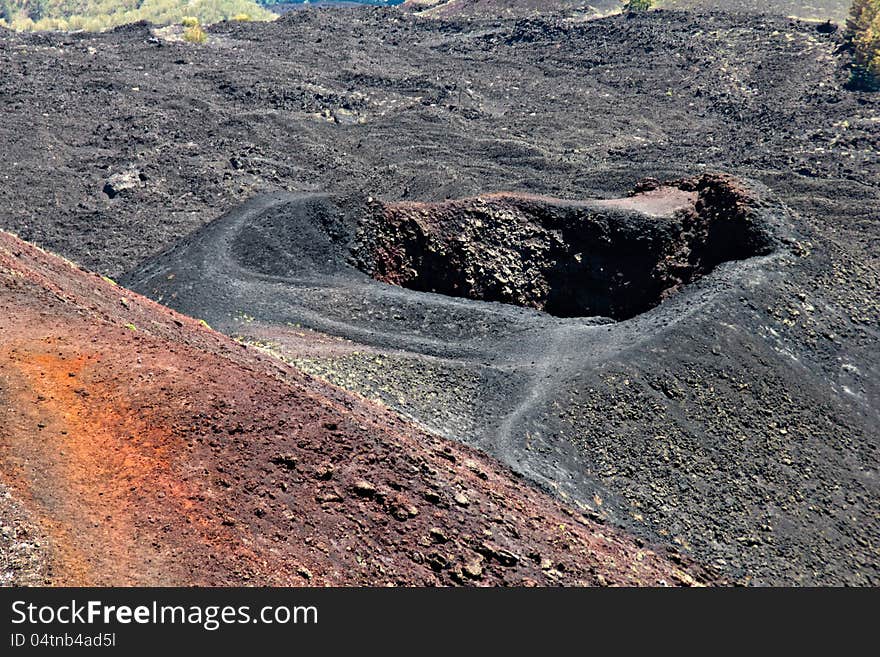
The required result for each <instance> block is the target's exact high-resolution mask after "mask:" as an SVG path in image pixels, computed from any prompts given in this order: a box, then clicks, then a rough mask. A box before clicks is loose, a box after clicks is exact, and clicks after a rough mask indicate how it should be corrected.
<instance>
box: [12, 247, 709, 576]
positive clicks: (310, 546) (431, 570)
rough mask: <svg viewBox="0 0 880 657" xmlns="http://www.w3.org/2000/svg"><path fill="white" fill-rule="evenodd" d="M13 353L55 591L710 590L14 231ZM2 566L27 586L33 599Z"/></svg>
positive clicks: (32, 500)
mask: <svg viewBox="0 0 880 657" xmlns="http://www.w3.org/2000/svg"><path fill="white" fill-rule="evenodd" d="M0 336H2V341H0V487H2V488H5V489H6V490H7V491H9V492H10V493H11V499H10V498H9V497H4V501H3V502H2V506H0V509H9V508H13V509H16V510H17V511H16V513H17V514H18V515H19V516H23V518H19V519H20V520H21V522H20V523H18V524H16V522H15V519H13V524H16V526H18V527H19V531H20V533H21V534H22V535H19V536H18V539H19V542H20V543H26V542H27V539H28V538H29V537H28V536H27V535H26V534H27V532H28V531H29V530H28V529H27V528H28V527H30V528H31V529H30V531H32V532H33V533H34V534H35V535H36V536H35V538H37V539H39V540H37V541H36V542H37V543H38V544H39V545H41V548H40V550H41V553H42V556H43V559H44V565H45V568H44V571H43V574H42V575H41V576H42V578H43V579H42V580H41V581H43V582H45V583H50V584H55V585H112V584H116V585H175V584H178V585H179V584H197V585H235V584H252V585H306V584H315V585H325V584H326V585H384V584H398V585H438V584H444V585H445V584H475V585H498V584H508V585H528V584H540V585H555V584H624V585H632V584H649V585H650V584H658V583H661V582H665V583H668V584H694V583H696V582H697V581H706V579H707V578H706V576H705V575H703V574H701V573H700V571H698V570H695V569H694V568H693V567H690V566H688V565H682V563H683V562H682V561H681V559H679V558H678V557H677V556H676V555H667V556H664V555H660V554H657V553H655V552H652V551H651V550H649V549H647V548H644V547H641V546H640V544H639V543H638V542H637V541H635V540H634V539H632V538H630V537H627V536H625V535H623V534H621V533H619V532H617V531H615V530H613V529H611V528H609V527H606V526H602V525H600V524H596V523H594V522H592V521H590V520H588V519H586V518H584V517H582V516H580V515H579V514H577V513H575V512H573V511H570V510H567V509H565V508H564V507H562V506H560V505H559V504H558V503H557V502H555V501H554V500H553V499H551V498H550V497H549V496H548V495H546V494H544V493H541V492H538V491H536V490H535V489H533V488H531V487H529V486H528V485H526V484H525V483H523V482H521V481H519V480H517V479H515V478H514V477H513V476H512V475H511V474H510V473H508V472H507V471H505V470H504V469H502V468H501V467H500V466H498V465H496V464H495V463H493V462H492V461H490V460H489V459H487V458H486V457H484V456H482V455H481V454H479V453H477V452H474V451H472V450H470V449H468V448H465V447H463V446H461V445H457V444H454V443H450V442H448V441H446V440H443V439H440V438H437V437H433V436H430V435H426V434H425V433H423V432H421V431H420V430H418V429H416V428H414V427H413V426H411V425H409V424H408V423H407V422H406V421H404V420H402V419H401V418H400V417H398V416H396V415H395V414H393V413H391V412H390V411H388V410H386V409H383V408H380V407H377V406H375V405H372V404H370V403H367V402H365V401H364V400H362V399H359V398H356V397H354V396H352V395H350V394H348V393H344V392H342V391H340V390H338V389H335V388H333V387H330V386H328V385H327V384H325V383H322V382H319V381H317V380H314V379H311V378H309V377H308V376H306V375H304V374H302V373H300V372H298V371H297V370H295V369H292V368H290V367H289V366H287V365H285V364H283V363H281V362H279V361H277V360H275V359H273V358H271V357H270V356H266V355H263V354H261V353H259V352H257V351H255V350H252V349H251V348H246V347H244V346H242V345H239V344H237V343H235V342H233V341H231V340H229V339H227V338H225V337H224V336H221V335H219V334H218V333H215V332H214V331H212V330H210V329H209V328H207V327H206V326H204V325H202V324H200V323H199V322H197V321H196V320H193V319H189V318H186V317H183V316H181V315H178V314H176V313H174V312H173V311H171V310H168V309H166V308H164V307H162V306H159V305H157V304H155V303H153V302H151V301H148V300H146V299H144V298H142V297H139V296H138V295H135V294H133V293H130V292H128V291H126V290H125V289H123V288H120V287H118V286H116V285H114V284H113V283H112V282H110V281H107V280H103V279H101V278H99V277H98V276H95V275H92V274H88V273H86V272H83V271H81V270H79V269H77V268H75V267H74V266H72V265H70V264H68V263H66V262H64V261H62V260H61V259H59V258H57V257H55V256H52V255H49V254H47V253H45V252H42V251H40V250H38V249H36V248H34V247H32V246H30V245H28V244H26V243H24V242H21V241H20V240H18V239H17V238H15V237H13V236H11V235H9V234H7V233H0ZM8 522H9V519H8V518H7V523H8ZM31 538H34V537H31ZM4 546H6V547H8V542H7V543H2V542H0V551H2V550H3V549H4ZM0 556H2V557H3V558H2V559H0V564H4V566H3V568H4V570H6V572H4V573H0V574H2V576H3V578H4V581H5V582H7V583H22V582H25V583H27V582H33V576H34V573H32V572H27V567H23V566H22V565H21V564H18V565H16V562H15V560H14V559H11V558H10V556H9V555H8V554H7V555H0ZM31 561H33V560H31ZM10 563H12V565H10ZM28 563H30V562H28ZM16 568H18V570H16Z"/></svg>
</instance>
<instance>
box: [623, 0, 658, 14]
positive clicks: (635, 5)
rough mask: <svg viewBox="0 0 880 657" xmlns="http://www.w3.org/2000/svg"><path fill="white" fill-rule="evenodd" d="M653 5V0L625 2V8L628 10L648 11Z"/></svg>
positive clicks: (630, 0) (628, 0)
mask: <svg viewBox="0 0 880 657" xmlns="http://www.w3.org/2000/svg"><path fill="white" fill-rule="evenodd" d="M653 6H654V2H653V0H626V1H625V2H624V3H623V10H624V11H627V12H635V11H648V10H649V9H651V8H652V7H653Z"/></svg>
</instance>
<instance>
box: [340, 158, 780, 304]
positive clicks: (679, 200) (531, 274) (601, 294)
mask: <svg viewBox="0 0 880 657" xmlns="http://www.w3.org/2000/svg"><path fill="white" fill-rule="evenodd" d="M754 205H755V198H754V197H753V196H752V195H750V193H749V192H748V191H747V189H746V188H745V187H744V186H743V185H742V184H741V183H739V182H738V181H736V180H734V179H732V178H729V177H726V176H720V175H704V176H701V177H699V178H696V179H692V180H681V181H676V182H670V183H666V184H661V183H660V182H659V181H657V180H645V181H642V182H641V183H639V185H638V186H637V188H636V191H635V193H634V194H633V195H632V196H631V197H628V198H620V199H609V200H588V201H582V202H570V201H562V200H560V199H552V198H547V197H539V196H523V195H515V194H494V195H490V196H481V197H477V198H472V199H465V200H457V201H447V202H441V203H428V204H426V203H397V204H390V205H385V206H383V207H382V208H381V211H379V212H376V213H373V214H372V215H371V219H370V220H369V221H365V222H363V223H362V224H361V226H360V229H359V232H358V244H357V246H356V248H355V262H356V264H357V265H358V267H359V268H360V269H361V270H362V271H364V272H366V273H368V274H369V275H370V276H372V277H373V278H375V279H376V280H379V281H382V282H385V283H391V284H393V285H399V286H401V287H405V288H409V289H411V290H416V291H420V292H435V293H439V294H445V295H448V296H454V297H465V298H467V299H473V300H477V301H497V302H501V303H507V304H512V305H517V306H524V307H527V308H534V309H536V310H541V311H544V312H546V313H549V314H551V315H555V316H557V317H592V316H604V317H610V318H613V319H615V320H625V319H629V318H631V317H633V316H635V315H637V314H640V313H642V312H645V311H646V310H649V309H651V308H653V307H654V306H656V305H658V304H659V303H660V302H662V301H663V300H664V299H665V298H666V297H668V296H669V295H670V294H672V293H674V292H675V291H677V290H679V289H680V288H681V287H682V286H683V285H685V284H687V283H690V282H692V281H694V280H696V279H698V278H700V277H702V276H704V275H705V274H707V273H708V272H710V271H711V270H712V269H714V268H715V267H716V266H717V265H718V264H720V263H722V262H727V261H731V260H744V259H746V258H749V257H752V256H757V255H766V254H768V253H770V252H771V251H772V249H773V237H772V235H771V234H770V233H769V232H768V230H767V227H766V226H765V225H761V223H760V222H758V221H756V220H755V212H754Z"/></svg>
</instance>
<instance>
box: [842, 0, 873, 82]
mask: <svg viewBox="0 0 880 657" xmlns="http://www.w3.org/2000/svg"><path fill="white" fill-rule="evenodd" d="M846 32H847V39H848V41H849V43H850V45H851V47H852V49H853V58H854V61H853V69H852V79H851V80H850V85H851V86H852V87H854V88H857V89H866V90H871V91H876V90H878V89H880V0H855V2H853V4H852V8H851V9H850V11H849V18H848V19H847V21H846Z"/></svg>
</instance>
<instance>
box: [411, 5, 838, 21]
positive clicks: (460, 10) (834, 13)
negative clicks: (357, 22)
mask: <svg viewBox="0 0 880 657" xmlns="http://www.w3.org/2000/svg"><path fill="white" fill-rule="evenodd" d="M622 4H623V3H622V2H620V1H619V0H593V1H587V0H550V1H549V2H547V1H539V0H406V2H404V4H403V7H404V8H405V9H409V10H411V11H417V12H421V13H422V15H424V16H434V17H440V16H473V17H479V16H482V17H485V18H490V17H502V16H506V17H510V16H520V17H524V16H535V15H540V14H542V13H548V12H576V13H582V14H587V15H594V16H595V15H603V14H607V13H609V12H612V11H618V10H619V9H620V7H621V6H622ZM850 4H851V3H850V1H849V0H769V1H767V0H732V1H731V0H655V2H654V6H655V7H656V8H658V9H688V10H723V11H735V12H749V13H768V14H776V15H782V16H797V17H799V18H805V19H814V20H832V21H836V22H838V23H841V24H842V23H843V22H844V21H845V19H846V14H847V11H848V9H849V6H850Z"/></svg>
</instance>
